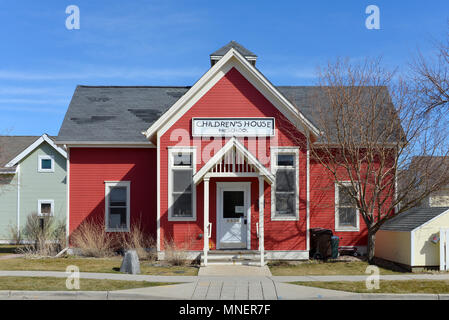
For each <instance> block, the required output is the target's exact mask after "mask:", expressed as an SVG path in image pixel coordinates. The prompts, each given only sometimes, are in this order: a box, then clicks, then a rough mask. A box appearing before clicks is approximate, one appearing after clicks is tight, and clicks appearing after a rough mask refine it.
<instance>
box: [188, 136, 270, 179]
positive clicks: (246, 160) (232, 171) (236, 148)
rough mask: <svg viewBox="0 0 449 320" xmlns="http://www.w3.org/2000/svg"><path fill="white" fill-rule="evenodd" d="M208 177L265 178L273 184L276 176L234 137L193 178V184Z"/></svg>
mask: <svg viewBox="0 0 449 320" xmlns="http://www.w3.org/2000/svg"><path fill="white" fill-rule="evenodd" d="M206 175H209V176H222V177H226V176H229V177H249V176H263V177H264V179H265V180H266V181H267V182H268V183H269V184H273V183H274V181H275V177H274V175H273V174H272V173H271V172H270V171H269V170H268V169H267V168H266V167H265V166H264V165H263V164H262V163H260V161H259V160H258V159H257V158H256V157H255V156H254V155H253V154H252V153H251V152H250V151H249V150H248V149H246V148H245V146H244V145H243V144H242V143H241V142H240V141H238V140H237V139H236V138H235V137H232V138H231V139H230V140H229V141H228V142H227V143H226V144H225V145H224V146H223V148H221V149H220V151H218V152H217V153H216V154H215V155H214V156H213V157H212V158H211V159H209V161H208V162H207V163H206V164H205V165H204V166H203V167H202V168H201V169H200V170H199V171H198V172H197V173H196V174H195V175H194V176H193V183H195V184H198V183H199V182H200V181H201V180H202V179H203V178H204V177H205V176H206Z"/></svg>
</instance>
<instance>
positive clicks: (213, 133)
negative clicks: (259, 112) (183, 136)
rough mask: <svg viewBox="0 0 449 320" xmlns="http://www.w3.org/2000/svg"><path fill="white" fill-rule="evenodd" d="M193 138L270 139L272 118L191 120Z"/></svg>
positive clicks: (272, 131)
mask: <svg viewBox="0 0 449 320" xmlns="http://www.w3.org/2000/svg"><path fill="white" fill-rule="evenodd" d="M192 135H193V136H194V137H223V136H224V137H272V136H274V118H192Z"/></svg>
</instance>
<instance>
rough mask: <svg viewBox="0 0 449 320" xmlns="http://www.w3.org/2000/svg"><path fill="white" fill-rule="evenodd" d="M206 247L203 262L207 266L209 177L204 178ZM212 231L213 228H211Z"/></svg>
mask: <svg viewBox="0 0 449 320" xmlns="http://www.w3.org/2000/svg"><path fill="white" fill-rule="evenodd" d="M203 181H204V234H203V239H204V248H203V254H204V258H203V263H204V265H205V266H207V252H208V251H209V177H205V178H204V180H203ZM211 231H212V230H211Z"/></svg>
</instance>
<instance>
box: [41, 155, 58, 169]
mask: <svg viewBox="0 0 449 320" xmlns="http://www.w3.org/2000/svg"><path fill="white" fill-rule="evenodd" d="M54 163H55V160H54V157H53V156H39V157H38V172H55V165H54Z"/></svg>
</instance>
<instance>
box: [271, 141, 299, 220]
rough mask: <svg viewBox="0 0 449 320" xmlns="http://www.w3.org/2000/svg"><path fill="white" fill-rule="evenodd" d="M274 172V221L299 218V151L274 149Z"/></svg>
mask: <svg viewBox="0 0 449 320" xmlns="http://www.w3.org/2000/svg"><path fill="white" fill-rule="evenodd" d="M272 152H273V157H274V158H273V159H272V171H273V173H274V175H275V177H276V181H275V185H274V186H273V188H272V189H273V193H272V196H273V200H274V201H273V209H274V210H273V213H272V218H273V219H279V220H283V219H285V220H291V219H297V218H298V165H297V162H298V150H297V149H273V150H272Z"/></svg>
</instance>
